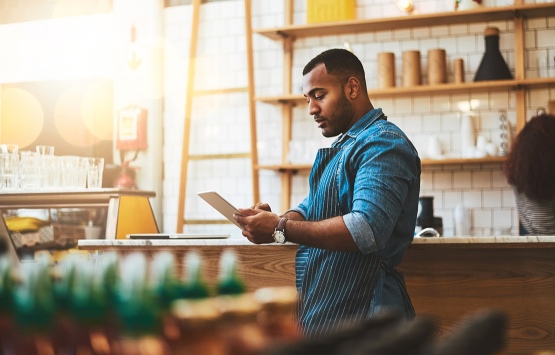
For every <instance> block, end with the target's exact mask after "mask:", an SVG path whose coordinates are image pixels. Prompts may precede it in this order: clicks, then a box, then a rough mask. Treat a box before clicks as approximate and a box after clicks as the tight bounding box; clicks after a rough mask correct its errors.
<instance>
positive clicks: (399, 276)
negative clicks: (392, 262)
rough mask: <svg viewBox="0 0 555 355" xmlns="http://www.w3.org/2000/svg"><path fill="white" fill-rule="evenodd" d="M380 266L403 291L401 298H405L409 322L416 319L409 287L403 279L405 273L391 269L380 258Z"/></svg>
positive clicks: (406, 314) (404, 302)
mask: <svg viewBox="0 0 555 355" xmlns="http://www.w3.org/2000/svg"><path fill="white" fill-rule="evenodd" d="M380 266H381V268H382V269H383V270H384V271H385V273H386V274H387V275H389V276H391V277H393V279H394V280H395V281H396V282H397V285H398V286H399V289H400V290H401V296H402V297H403V304H404V305H405V316H406V319H407V320H411V319H414V317H415V316H416V312H415V310H414V307H413V305H412V302H411V300H410V296H409V293H408V291H407V286H406V284H405V278H404V277H403V273H401V272H399V271H397V270H395V269H390V268H388V267H387V263H386V261H385V260H384V259H383V258H380Z"/></svg>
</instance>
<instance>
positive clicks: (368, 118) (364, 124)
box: [333, 108, 387, 145]
mask: <svg viewBox="0 0 555 355" xmlns="http://www.w3.org/2000/svg"><path fill="white" fill-rule="evenodd" d="M382 117H383V118H384V119H386V120H387V117H386V116H385V115H384V114H383V112H382V109H381V108H375V109H372V110H370V111H368V112H367V113H366V114H365V115H364V116H362V117H361V118H360V119H359V120H358V121H357V122H356V123H355V124H354V125H353V127H351V128H350V129H349V130H348V131H347V132H345V133H342V134H340V135H339V137H337V139H336V140H335V142H333V145H337V144H339V143H343V142H345V141H347V140H348V139H349V138H356V137H357V136H358V135H359V134H360V133H361V132H362V131H364V130H365V129H366V128H368V127H369V126H370V125H372V124H373V123H374V122H376V121H377V120H379V119H380V118H382Z"/></svg>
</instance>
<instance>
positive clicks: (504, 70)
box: [474, 27, 513, 81]
mask: <svg viewBox="0 0 555 355" xmlns="http://www.w3.org/2000/svg"><path fill="white" fill-rule="evenodd" d="M484 39H485V44H486V51H485V53H484V56H483V57H482V61H481V62H480V65H479V66H478V70H477V71H476V74H475V76H474V81H486V80H510V79H512V78H513V75H512V74H511V71H510V70H509V67H508V66H507V63H506V62H505V59H504V58H503V55H501V51H500V50H499V29H498V28H497V27H486V29H485V31H484Z"/></svg>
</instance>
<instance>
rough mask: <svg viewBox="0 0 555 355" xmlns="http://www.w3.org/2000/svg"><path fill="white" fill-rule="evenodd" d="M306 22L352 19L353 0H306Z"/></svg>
mask: <svg viewBox="0 0 555 355" xmlns="http://www.w3.org/2000/svg"><path fill="white" fill-rule="evenodd" d="M306 8H307V11H306V14H307V18H306V20H307V23H320V22H333V21H341V20H353V19H355V17H356V7H355V0H307V7H306Z"/></svg>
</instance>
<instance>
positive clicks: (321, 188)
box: [295, 148, 380, 338]
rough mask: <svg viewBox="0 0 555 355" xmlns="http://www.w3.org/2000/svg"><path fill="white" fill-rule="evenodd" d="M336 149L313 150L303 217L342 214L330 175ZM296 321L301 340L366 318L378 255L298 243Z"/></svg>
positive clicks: (335, 169)
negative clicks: (307, 206)
mask: <svg viewBox="0 0 555 355" xmlns="http://www.w3.org/2000/svg"><path fill="white" fill-rule="evenodd" d="M340 159H341V148H323V149H320V150H319V151H318V155H317V156H316V160H315V164H314V167H313V169H312V172H311V174H310V184H311V186H310V193H311V194H312V204H311V208H310V211H308V215H307V220H309V221H319V220H323V219H328V218H332V217H336V216H341V215H343V213H342V211H341V208H340V206H339V194H338V186H337V183H336V176H337V174H338V172H339V170H338V166H339V162H340ZM295 264H296V271H297V272H296V274H297V278H296V286H297V289H298V291H299V295H300V299H299V309H298V316H299V325H300V328H301V332H302V333H303V335H304V336H305V337H307V338H311V337H314V336H322V335H325V334H329V333H331V332H333V331H334V330H336V329H337V327H338V326H340V325H348V324H354V323H356V322H358V321H361V320H363V319H365V318H367V317H368V314H369V312H370V303H371V301H372V295H373V293H374V287H375V283H376V276H377V274H378V268H379V267H380V258H379V257H378V256H377V255H376V254H374V253H373V254H369V255H363V254H361V253H360V252H340V251H331V250H324V249H318V248H311V247H307V246H300V248H299V250H298V251H297V257H296V263H295Z"/></svg>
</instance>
